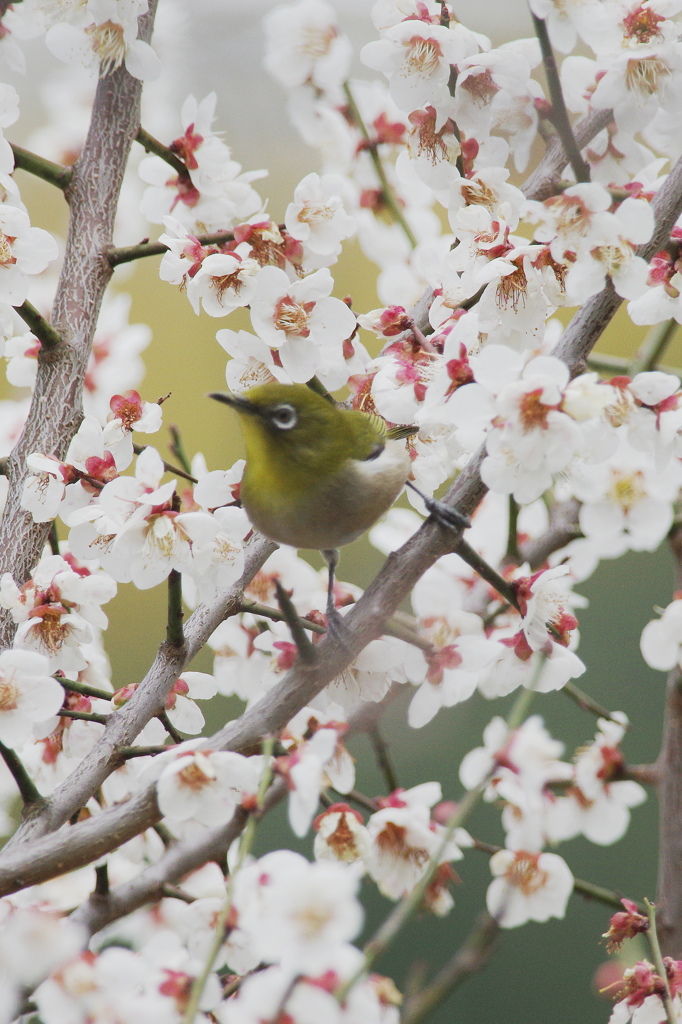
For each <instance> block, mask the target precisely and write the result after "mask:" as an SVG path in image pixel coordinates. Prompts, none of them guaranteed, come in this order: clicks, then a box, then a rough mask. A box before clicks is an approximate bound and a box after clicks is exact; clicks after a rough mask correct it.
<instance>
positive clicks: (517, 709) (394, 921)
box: [336, 659, 544, 1003]
mask: <svg viewBox="0 0 682 1024" xmlns="http://www.w3.org/2000/svg"><path fill="white" fill-rule="evenodd" d="M543 667H544V659H543V660H542V663H541V665H540V666H539V668H538V671H537V672H536V674H535V679H534V680H533V685H535V684H536V683H537V680H538V677H539V675H540V673H541V671H542V668H543ZM534 696H535V693H534V691H533V690H532V689H528V690H525V689H524V690H522V691H521V693H520V694H519V695H518V696H517V698H516V700H515V701H514V704H513V705H512V708H511V711H510V713H509V717H508V718H507V726H508V728H509V730H510V731H512V730H513V729H516V728H518V726H519V725H520V724H521V722H522V721H523V720H524V718H525V716H526V712H527V710H528V706H529V704H530V701H531V700H532V699H533V697H534ZM491 772H492V769H491V771H490V772H488V773H487V774H486V776H485V778H484V779H482V780H481V781H480V782H479V784H478V785H477V786H474V787H473V788H472V789H470V790H469V791H468V792H467V793H465V795H464V797H463V799H462V800H461V801H460V803H459V804H458V805H457V810H456V811H455V813H454V814H453V815H452V817H451V818H450V819H449V821H448V823H447V825H446V826H445V828H444V830H443V833H442V836H441V841H440V843H439V844H438V846H437V847H436V849H435V850H434V852H433V854H432V855H431V858H430V860H429V862H428V865H427V867H426V870H425V871H424V874H423V875H422V877H421V878H420V879H419V881H418V882H417V884H416V885H415V887H414V889H412V891H411V892H409V893H408V894H407V896H405V897H403V899H402V900H401V901H400V903H398V904H396V906H395V908H394V909H393V910H392V911H391V913H390V914H389V915H388V917H387V918H386V919H385V921H384V922H383V924H381V925H380V927H379V928H378V929H377V931H376V932H375V933H374V935H373V936H372V938H371V939H370V940H369V942H368V943H367V944H366V946H365V948H364V950H363V962H362V964H361V965H360V967H358V969H357V970H356V971H355V972H354V973H353V974H352V975H351V976H350V978H348V979H347V980H346V981H345V982H344V983H343V984H342V985H341V986H340V987H339V988H338V989H337V991H336V998H337V999H338V1001H339V1002H340V1003H342V1002H343V1000H344V999H345V998H346V996H347V995H348V993H349V992H350V990H351V989H352V988H353V986H354V985H355V984H356V983H357V982H358V981H359V980H360V978H362V977H363V975H364V974H366V973H367V971H370V970H371V969H372V967H373V966H374V964H375V963H376V961H377V960H378V958H379V957H380V956H381V954H382V953H384V952H385V950H386V949H387V948H388V947H389V946H390V945H391V943H392V942H393V941H394V939H395V938H396V937H397V935H398V933H399V932H400V931H401V929H402V928H403V927H404V925H405V924H407V922H408V921H409V920H410V918H411V917H412V916H413V915H414V914H415V913H416V912H417V911H418V910H419V908H420V907H421V905H422V902H423V899H424V896H425V895H426V892H427V890H428V888H429V886H430V884H431V882H432V881H433V878H434V876H435V874H436V872H437V871H438V868H439V867H440V863H441V858H442V857H443V856H444V854H445V852H446V850H447V848H448V844H449V843H450V840H451V839H452V837H453V835H454V833H455V831H456V830H457V829H458V828H460V827H461V826H462V825H463V824H464V822H465V821H466V820H467V819H468V817H469V816H470V815H471V813H472V811H473V810H474V809H475V807H476V805H477V803H478V801H479V800H480V798H481V796H482V795H483V793H484V791H485V789H486V787H487V785H488V782H489V780H490V775H491Z"/></svg>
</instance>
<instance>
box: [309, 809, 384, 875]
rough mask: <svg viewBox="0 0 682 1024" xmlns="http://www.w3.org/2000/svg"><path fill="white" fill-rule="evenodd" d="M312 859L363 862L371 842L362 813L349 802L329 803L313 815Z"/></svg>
mask: <svg viewBox="0 0 682 1024" xmlns="http://www.w3.org/2000/svg"><path fill="white" fill-rule="evenodd" d="M314 828H315V832H316V835H315V846H314V852H315V859H316V860H340V861H342V862H343V863H344V864H364V862H365V861H366V860H367V858H368V857H369V854H370V850H371V842H370V837H369V832H368V831H367V829H366V828H365V824H364V822H363V820H362V815H361V814H359V813H358V811H355V810H353V809H352V808H351V807H349V806H348V804H332V805H331V807H328V808H327V810H326V811H323V812H322V814H319V815H318V816H317V818H315V822H314Z"/></svg>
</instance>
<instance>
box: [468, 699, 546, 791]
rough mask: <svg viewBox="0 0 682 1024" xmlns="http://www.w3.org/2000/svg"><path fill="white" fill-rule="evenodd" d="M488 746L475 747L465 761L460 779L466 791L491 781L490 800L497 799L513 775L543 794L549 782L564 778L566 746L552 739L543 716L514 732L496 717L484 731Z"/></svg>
mask: <svg viewBox="0 0 682 1024" xmlns="http://www.w3.org/2000/svg"><path fill="white" fill-rule="evenodd" d="M483 742H484V746H482V747H475V748H474V749H473V750H470V751H469V753H468V754H466V756H465V757H464V758H463V760H462V763H461V765H460V769H459V777H460V781H461V783H462V785H463V786H464V787H465V789H468V790H469V789H473V788H474V787H475V786H480V785H481V784H482V783H484V782H485V781H486V779H487V780H488V789H487V791H486V794H485V796H486V799H488V800H494V799H496V791H495V787H496V784H497V781H498V780H499V779H503V778H505V777H507V776H508V775H509V774H511V775H513V776H515V777H517V778H519V779H521V780H523V781H524V784H525V785H526V786H533V787H534V788H535V789H536V790H538V791H539V790H541V789H542V788H543V787H544V785H545V783H546V782H547V781H548V780H549V779H556V778H561V777H562V776H563V774H564V771H563V768H562V766H561V762H560V761H559V758H560V757H561V755H562V754H563V751H564V745H563V743H560V742H559V741H558V740H555V739H552V737H551V736H550V734H549V733H548V731H547V729H546V728H545V726H544V723H543V720H542V718H541V717H540V715H531V716H530V718H527V719H526V721H525V722H524V723H523V725H521V726H519V728H518V729H512V730H510V729H509V727H508V726H507V724H506V722H505V721H504V719H502V718H500V717H499V716H496V717H495V718H493V719H492V720H491V721H490V722H489V723H488V725H487V726H486V727H485V729H484V731H483Z"/></svg>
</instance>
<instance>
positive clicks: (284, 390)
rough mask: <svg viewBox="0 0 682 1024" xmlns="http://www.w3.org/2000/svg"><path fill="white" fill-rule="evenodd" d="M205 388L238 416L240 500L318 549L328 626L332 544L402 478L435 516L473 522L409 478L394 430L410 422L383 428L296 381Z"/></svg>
mask: <svg viewBox="0 0 682 1024" xmlns="http://www.w3.org/2000/svg"><path fill="white" fill-rule="evenodd" d="M209 397H210V398H215V399H216V400H217V401H219V402H224V403H225V404H226V405H230V406H232V408H233V409H235V410H236V412H237V413H238V415H239V420H240V424H241V429H242V434H243V436H244V443H245V445H246V466H245V468H244V476H243V479H242V487H241V497H242V505H243V507H244V508H245V510H246V512H247V515H248V517H249V519H250V520H251V522H252V523H253V525H254V526H255V527H256V529H257V530H260V532H261V533H263V534H264V535H265V536H266V537H269V538H270V540H274V541H276V542H277V543H278V544H290V545H291V546H292V547H295V548H312V549H317V550H318V551H321V552H322V554H323V556H324V558H325V560H326V562H327V565H328V567H329V584H328V590H327V622H328V625H329V628H330V629H331V630H332V631H333V632H336V633H340V631H341V630H340V623H341V622H342V619H341V616H340V615H339V613H338V611H337V610H336V608H335V606H334V573H335V570H336V566H337V563H338V558H339V552H338V549H339V548H340V547H342V546H343V545H344V544H350V543H351V541H354V540H356V539H357V538H358V537H360V536H361V534H363V533H364V532H365V531H366V530H368V529H369V527H370V526H372V525H373V524H374V523H375V522H376V521H377V519H378V518H379V517H380V516H381V515H382V514H383V513H384V512H385V511H386V510H387V509H388V508H390V507H391V505H392V504H393V502H394V501H395V499H396V498H397V497H398V495H399V494H400V492H401V491H402V489H403V487H404V486H405V485H407V486H408V487H411V488H412V489H413V490H415V491H417V493H418V494H419V495H420V496H421V497H422V498H423V500H424V502H425V505H426V508H427V510H428V511H429V513H430V514H431V515H432V516H434V518H436V519H437V520H438V521H439V522H440V523H441V524H442V525H444V526H446V527H448V528H451V529H455V530H463V529H464V528H466V527H467V526H470V525H471V524H470V522H469V520H468V519H467V518H466V516H464V515H462V514H461V513H460V512H457V511H456V510H455V509H451V508H449V507H448V506H447V505H443V504H442V503H441V502H439V501H436V500H435V499H433V498H428V497H426V496H425V495H423V494H421V492H420V491H418V490H417V488H416V487H415V486H414V484H412V483H411V482H410V481H409V480H408V479H407V478H408V476H409V473H410V467H411V462H410V457H409V454H408V452H407V450H406V448H405V445H404V444H402V443H401V439H404V438H405V437H408V436H409V435H410V434H414V433H416V428H415V427H411V426H410V427H395V428H392V429H389V428H388V427H387V425H386V423H385V421H384V420H383V419H382V418H381V417H380V416H377V415H375V414H371V413H364V412H359V411H358V410H355V409H350V410H349V409H342V408H339V407H338V406H336V405H335V404H334V403H333V402H332V401H329V400H327V399H326V398H324V397H323V396H322V395H319V394H317V393H316V392H314V391H312V390H311V389H310V388H308V387H306V386H305V385H304V384H277V383H272V384H261V385H258V386H257V387H254V388H250V389H249V390H248V391H246V392H244V394H241V395H233V394H224V393H222V392H214V393H213V394H211V395H210V396H209Z"/></svg>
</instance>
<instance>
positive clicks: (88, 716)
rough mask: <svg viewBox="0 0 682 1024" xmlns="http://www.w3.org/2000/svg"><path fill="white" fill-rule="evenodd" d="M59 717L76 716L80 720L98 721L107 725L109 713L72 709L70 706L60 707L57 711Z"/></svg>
mask: <svg viewBox="0 0 682 1024" xmlns="http://www.w3.org/2000/svg"><path fill="white" fill-rule="evenodd" d="M57 717H58V718H75V719H77V720H78V721H79V722H97V724H98V725H106V724H107V722H108V720H109V716H108V715H96V714H95V712H94V711H71V710H70V709H69V708H60V710H59V711H58V712H57Z"/></svg>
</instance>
